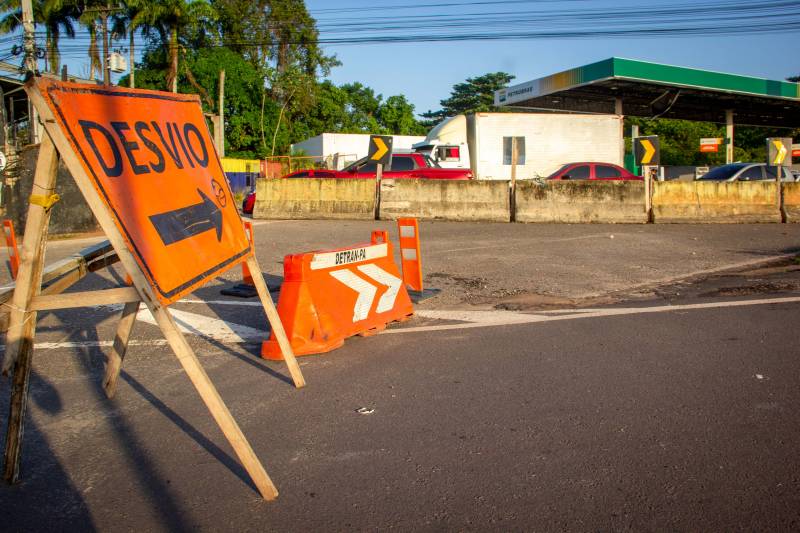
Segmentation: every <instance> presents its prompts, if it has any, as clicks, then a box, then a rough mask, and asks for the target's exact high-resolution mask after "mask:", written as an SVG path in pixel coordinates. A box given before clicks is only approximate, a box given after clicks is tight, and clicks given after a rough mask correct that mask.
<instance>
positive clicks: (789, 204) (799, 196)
mask: <svg viewBox="0 0 800 533" xmlns="http://www.w3.org/2000/svg"><path fill="white" fill-rule="evenodd" d="M783 210H784V212H785V213H786V222H793V223H798V222H800V183H784V184H783Z"/></svg>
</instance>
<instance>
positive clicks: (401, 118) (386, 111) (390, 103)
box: [378, 95, 426, 135]
mask: <svg viewBox="0 0 800 533" xmlns="http://www.w3.org/2000/svg"><path fill="white" fill-rule="evenodd" d="M378 122H379V123H380V125H381V129H382V133H388V134H395V135H424V134H425V131H426V128H425V126H423V125H422V124H420V122H419V121H418V120H417V119H416V118H415V117H414V105H413V104H411V103H409V102H408V100H406V97H405V96H403V95H396V96H390V97H389V98H387V99H386V101H385V102H384V103H383V104H381V106H380V108H379V109H378Z"/></svg>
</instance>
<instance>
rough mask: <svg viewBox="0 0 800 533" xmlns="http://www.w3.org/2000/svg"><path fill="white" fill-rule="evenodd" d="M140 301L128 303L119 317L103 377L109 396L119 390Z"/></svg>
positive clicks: (104, 388)
mask: <svg viewBox="0 0 800 533" xmlns="http://www.w3.org/2000/svg"><path fill="white" fill-rule="evenodd" d="M140 303H141V302H129V303H126V304H125V307H124V308H123V309H122V315H121V316H120V318H119V325H118V326H117V335H116V337H114V345H113V346H112V347H111V352H110V353H109V354H108V364H107V365H106V375H105V377H104V378H103V390H105V391H106V396H107V397H109V398H113V397H114V393H115V392H116V391H117V379H118V378H119V372H120V370H121V369H122V360H123V359H125V352H127V351H128V339H130V337H131V332H132V331H133V325H134V324H135V323H136V313H137V312H138V311H139V304H140Z"/></svg>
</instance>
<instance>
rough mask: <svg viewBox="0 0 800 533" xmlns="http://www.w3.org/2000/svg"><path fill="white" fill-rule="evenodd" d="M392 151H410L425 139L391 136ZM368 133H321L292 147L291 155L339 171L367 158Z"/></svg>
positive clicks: (411, 136) (420, 137)
mask: <svg viewBox="0 0 800 533" xmlns="http://www.w3.org/2000/svg"><path fill="white" fill-rule="evenodd" d="M392 139H393V140H392V150H393V151H395V152H397V151H411V145H413V144H414V143H418V142H420V141H422V140H424V139H425V137H424V136H421V135H392ZM368 151H369V134H368V133H322V134H320V135H317V136H316V137H311V138H310V139H306V140H305V141H302V142H299V143H296V144H293V145H292V155H295V154H297V155H305V156H313V157H315V158H320V159H321V160H322V161H324V162H325V163H326V166H327V167H328V168H332V169H336V170H341V169H343V168H344V167H345V166H347V165H348V164H350V163H352V162H353V161H357V160H358V159H361V158H362V157H366V156H367V152H368Z"/></svg>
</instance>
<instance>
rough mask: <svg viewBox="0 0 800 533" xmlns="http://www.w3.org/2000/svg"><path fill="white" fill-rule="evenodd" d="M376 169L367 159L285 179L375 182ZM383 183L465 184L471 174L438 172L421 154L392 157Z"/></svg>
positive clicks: (459, 170)
mask: <svg viewBox="0 0 800 533" xmlns="http://www.w3.org/2000/svg"><path fill="white" fill-rule="evenodd" d="M377 172H378V165H377V164H376V163H375V162H373V161H369V160H368V159H367V158H366V157H364V158H362V159H359V160H358V161H356V162H355V163H351V164H350V165H348V166H347V167H345V168H344V169H342V170H325V169H306V170H298V171H297V172H292V173H291V174H288V175H287V176H284V177H285V178H366V179H370V178H371V179H375V175H376V174H377ZM383 177H384V178H385V179H430V180H468V179H470V178H472V171H471V170H469V169H464V168H441V167H440V166H439V165H438V164H437V163H436V162H435V161H434V160H433V159H431V158H430V157H429V156H428V155H426V154H421V153H398V154H392V161H391V165H390V166H389V167H387V168H384V169H383Z"/></svg>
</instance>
